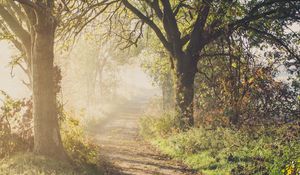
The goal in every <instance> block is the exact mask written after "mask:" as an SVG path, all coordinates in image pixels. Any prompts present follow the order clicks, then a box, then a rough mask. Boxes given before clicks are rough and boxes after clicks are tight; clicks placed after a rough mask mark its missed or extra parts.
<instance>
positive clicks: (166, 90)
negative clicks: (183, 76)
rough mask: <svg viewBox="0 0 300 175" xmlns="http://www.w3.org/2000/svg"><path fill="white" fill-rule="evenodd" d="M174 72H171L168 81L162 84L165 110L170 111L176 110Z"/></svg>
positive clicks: (167, 77)
mask: <svg viewBox="0 0 300 175" xmlns="http://www.w3.org/2000/svg"><path fill="white" fill-rule="evenodd" d="M173 81H174V80H173V77H172V72H171V71H170V72H169V73H168V74H167V76H166V80H165V81H164V82H163V83H162V87H161V88H162V98H163V99H162V101H163V110H164V111H170V110H172V109H174V82H173Z"/></svg>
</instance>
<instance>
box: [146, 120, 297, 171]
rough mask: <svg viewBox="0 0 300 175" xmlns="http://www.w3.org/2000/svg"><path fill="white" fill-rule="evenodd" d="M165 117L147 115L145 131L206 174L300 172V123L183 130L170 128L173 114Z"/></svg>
mask: <svg viewBox="0 0 300 175" xmlns="http://www.w3.org/2000/svg"><path fill="white" fill-rule="evenodd" d="M162 118H163V119H162ZM162 118H153V117H145V118H143V119H142V120H141V134H142V135H143V136H144V138H145V139H146V140H148V141H150V142H151V143H152V144H153V145H155V146H156V147H157V148H159V149H160V150H161V151H162V152H163V153H165V154H167V155H169V156H170V157H172V158H174V159H178V160H180V161H182V162H183V163H185V164H186V165H188V166H189V167H190V168H192V169H195V170H198V171H199V172H201V173H203V174H206V175H226V174H233V175H252V174H257V175H265V174H266V175H267V174H268V175H269V174H270V175H281V174H282V175H286V174H289V175H293V173H294V174H295V175H296V172H298V171H300V142H299V138H300V134H299V132H298V131H299V127H300V125H298V124H297V123H294V124H286V125H283V126H276V127H268V128H263V127H261V128H256V129H255V130H254V131H252V130H251V131H247V130H236V129H232V128H229V127H228V128H225V127H216V128H209V127H198V128H192V129H190V130H188V131H186V132H180V131H178V130H176V129H175V128H168V127H172V125H171V124H172V123H173V122H174V119H172V117H170V115H166V116H163V117H162ZM168 120H170V121H169V122H168ZM166 131H171V132H166Z"/></svg>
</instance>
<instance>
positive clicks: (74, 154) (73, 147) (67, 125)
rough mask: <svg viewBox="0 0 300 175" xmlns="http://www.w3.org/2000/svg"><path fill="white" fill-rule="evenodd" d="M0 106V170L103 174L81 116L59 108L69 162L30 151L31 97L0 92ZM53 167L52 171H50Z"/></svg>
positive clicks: (95, 146)
mask: <svg viewBox="0 0 300 175" xmlns="http://www.w3.org/2000/svg"><path fill="white" fill-rule="evenodd" d="M2 95H3V96H4V100H3V101H2V102H3V104H2V106H1V107H0V174H9V175H10V174H28V175H31V174H34V175H35V174H37V175H40V174H41V175H42V174H51V175H63V174H80V175H84V174H87V175H93V174H97V175H98V174H102V170H101V169H102V165H101V163H104V161H103V160H100V155H99V150H100V148H99V146H98V145H96V144H94V142H93V141H92V140H91V139H90V138H89V137H88V136H87V134H86V133H85V132H84V126H83V124H82V123H81V122H80V119H81V118H82V117H83V116H76V115H75V113H73V112H66V111H64V110H63V108H59V119H60V128H61V136H62V142H63V145H64V148H65V150H66V152H67V154H68V155H69V157H70V160H71V162H70V164H72V165H69V164H65V163H63V162H57V161H55V160H51V159H48V158H45V157H39V156H35V155H33V154H32V153H31V152H32V150H33V140H34V139H33V137H34V135H33V117H32V103H31V100H26V99H21V100H16V99H13V98H11V97H10V96H8V95H7V94H5V93H4V92H2ZM52 170H53V171H52Z"/></svg>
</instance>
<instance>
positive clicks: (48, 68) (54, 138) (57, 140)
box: [32, 11, 67, 160]
mask: <svg viewBox="0 0 300 175" xmlns="http://www.w3.org/2000/svg"><path fill="white" fill-rule="evenodd" d="M45 13H46V12H43V11H39V13H37V18H38V23H37V24H36V26H35V27H34V29H35V37H34V39H33V42H34V44H33V58H32V78H33V103H34V105H33V115H34V152H35V153H36V154H39V155H45V156H49V157H53V158H56V159H61V160H67V155H66V153H65V151H64V149H63V145H62V141H61V136H60V129H59V124H58V113H57V104H56V93H55V89H54V87H55V86H54V69H53V67H54V66H53V60H54V53H53V52H54V51H53V47H54V32H55V22H54V21H53V19H51V16H49V15H47V14H45Z"/></svg>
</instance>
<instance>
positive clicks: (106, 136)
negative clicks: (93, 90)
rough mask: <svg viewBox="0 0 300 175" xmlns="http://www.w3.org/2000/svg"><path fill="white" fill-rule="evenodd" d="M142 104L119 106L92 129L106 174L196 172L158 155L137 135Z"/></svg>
mask: <svg viewBox="0 0 300 175" xmlns="http://www.w3.org/2000/svg"><path fill="white" fill-rule="evenodd" d="M144 106H145V102H144V103H142V102H141V101H139V102H136V101H131V102H128V103H126V104H123V105H120V107H119V108H118V110H117V111H115V112H112V113H110V114H109V117H107V118H106V119H105V120H104V121H101V122H100V123H99V124H95V127H93V133H94V137H95V139H96V142H97V143H98V144H99V145H100V147H101V156H102V158H103V157H104V159H105V160H106V162H108V163H106V164H107V165H109V166H106V170H105V171H106V174H107V175H191V174H196V172H194V171H192V170H190V169H188V168H187V167H186V166H184V165H183V164H182V163H180V162H178V161H175V160H172V159H170V158H169V157H167V156H165V155H163V154H161V153H160V152H159V151H158V150H156V149H155V148H154V147H153V146H151V145H150V144H149V143H147V142H146V141H144V140H143V139H142V138H141V136H139V127H138V123H139V118H140V117H141V116H142V114H143V108H144Z"/></svg>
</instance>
